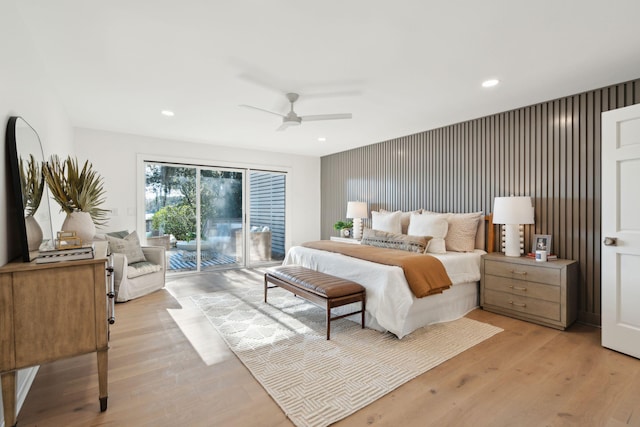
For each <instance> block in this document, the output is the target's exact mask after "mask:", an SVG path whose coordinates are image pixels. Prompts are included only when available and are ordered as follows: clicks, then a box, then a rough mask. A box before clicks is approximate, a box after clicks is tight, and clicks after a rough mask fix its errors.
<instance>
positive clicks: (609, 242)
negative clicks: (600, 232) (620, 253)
mask: <svg viewBox="0 0 640 427" xmlns="http://www.w3.org/2000/svg"><path fill="white" fill-rule="evenodd" d="M617 244H618V238H617V237H605V238H604V245H605V246H616V245H617Z"/></svg>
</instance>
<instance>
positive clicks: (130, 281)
mask: <svg viewBox="0 0 640 427" xmlns="http://www.w3.org/2000/svg"><path fill="white" fill-rule="evenodd" d="M142 252H143V253H144V256H145V258H146V259H147V261H148V262H146V263H144V262H142V263H136V264H132V265H128V261H127V256H126V255H125V254H122V253H113V254H112V255H113V270H114V274H115V292H116V301H118V302H124V301H129V300H131V299H134V298H138V297H141V296H143V295H147V294H149V293H151V292H154V291H157V290H158V289H162V288H164V284H165V273H166V271H167V268H166V257H165V248H164V247H163V246H143V247H142ZM157 266H159V267H160V269H158V267H157ZM136 267H137V268H136Z"/></svg>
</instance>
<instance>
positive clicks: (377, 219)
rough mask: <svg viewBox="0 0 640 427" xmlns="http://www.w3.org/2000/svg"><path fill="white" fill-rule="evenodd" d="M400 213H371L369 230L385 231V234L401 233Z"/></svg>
mask: <svg viewBox="0 0 640 427" xmlns="http://www.w3.org/2000/svg"><path fill="white" fill-rule="evenodd" d="M401 215H402V212H400V211H395V212H376V211H372V212H371V228H373V229H374V230H380V231H386V232H387V233H396V234H401V233H402V226H401V225H400V218H401Z"/></svg>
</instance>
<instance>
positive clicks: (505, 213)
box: [493, 197, 533, 224]
mask: <svg viewBox="0 0 640 427" xmlns="http://www.w3.org/2000/svg"><path fill="white" fill-rule="evenodd" d="M493 223H494V224H533V207H532V206H531V197H496V198H495V199H493Z"/></svg>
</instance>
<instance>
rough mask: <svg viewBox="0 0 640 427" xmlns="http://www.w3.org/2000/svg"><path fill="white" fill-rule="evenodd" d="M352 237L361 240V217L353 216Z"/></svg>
mask: <svg viewBox="0 0 640 427" xmlns="http://www.w3.org/2000/svg"><path fill="white" fill-rule="evenodd" d="M353 238H354V239H356V240H362V218H353Z"/></svg>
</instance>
